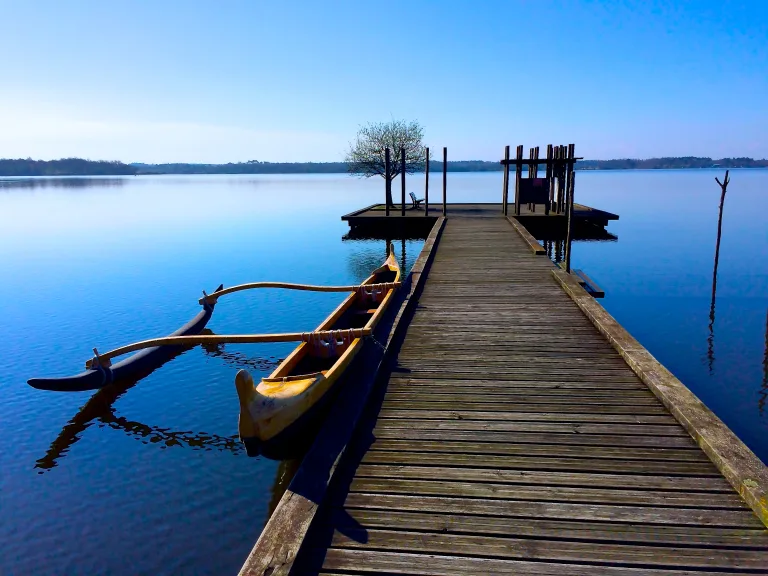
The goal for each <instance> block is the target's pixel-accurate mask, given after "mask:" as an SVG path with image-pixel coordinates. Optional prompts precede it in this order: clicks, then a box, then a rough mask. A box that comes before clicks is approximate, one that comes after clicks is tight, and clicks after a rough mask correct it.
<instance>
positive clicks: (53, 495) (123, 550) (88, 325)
mask: <svg viewBox="0 0 768 576" xmlns="http://www.w3.org/2000/svg"><path fill="white" fill-rule="evenodd" d="M718 174H719V172H717V171H709V170H697V171H647V172H645V171H617V172H589V173H587V172H580V173H579V174H578V176H577V187H576V200H577V201H578V202H583V203H585V204H589V205H592V206H595V207H598V208H603V209H606V210H609V211H613V212H616V213H619V214H620V215H621V219H620V220H619V221H618V222H614V223H612V224H611V225H610V227H609V230H610V231H611V232H613V233H614V234H616V235H617V236H618V241H617V242H599V243H598V242H583V243H577V244H576V245H575V247H574V260H573V261H574V266H576V267H579V268H582V269H584V270H585V271H586V272H587V273H589V274H590V276H592V277H593V278H594V279H595V281H596V282H598V283H599V284H600V285H601V287H602V288H603V289H604V290H605V291H606V293H607V296H606V298H605V299H604V300H603V304H604V305H605V307H606V308H607V309H608V310H609V311H610V312H611V313H612V314H613V315H614V316H615V317H616V318H617V319H618V320H619V321H620V322H621V323H622V324H623V325H624V326H625V327H626V328H627V329H628V330H629V331H630V332H631V333H632V334H633V335H634V336H635V337H637V338H638V339H639V340H640V342H641V343H642V344H644V345H645V346H646V347H647V348H648V349H649V350H650V351H651V353H653V354H654V355H655V356H656V357H657V358H658V359H659V360H660V361H661V362H662V363H664V364H665V365H666V366H667V367H668V368H669V369H670V370H671V371H672V372H673V373H675V374H676V375H677V376H678V377H679V378H680V379H681V380H683V382H684V383H685V384H686V385H688V386H689V387H690V388H691V389H692V390H693V391H694V392H695V393H696V394H697V395H698V396H699V397H700V398H701V399H702V400H703V401H704V402H705V403H706V404H707V405H708V406H709V407H710V408H711V409H712V410H713V411H714V412H715V413H716V414H718V415H719V416H720V417H721V418H722V419H723V420H725V422H726V423H727V424H728V425H729V426H731V428H732V429H733V430H734V431H736V433H737V434H738V435H739V436H740V437H741V438H742V439H743V440H744V441H745V442H746V443H747V444H748V445H749V446H750V447H751V448H752V449H753V450H754V451H755V452H756V453H757V454H758V455H759V456H760V457H761V458H763V460H768V406H766V394H767V393H768V357H767V356H766V355H767V354H768V351H767V347H768V333H767V332H768V326H767V325H766V323H767V321H768V317H767V316H768V265H767V264H766V262H767V261H768V171H757V170H753V171H748V170H736V171H732V173H731V174H732V176H731V185H730V191H729V192H728V197H727V199H726V206H725V217H724V223H723V240H722V245H721V251H720V268H719V275H718V283H717V299H716V306H715V314H714V318H715V319H714V322H712V320H711V296H712V294H711V290H712V264H713V256H714V245H715V236H716V228H717V205H718V201H719V188H718V187H717V185H716V184H715V182H714V176H715V175H718ZM412 182H413V184H412V185H409V189H414V190H415V191H418V190H419V189H420V188H421V186H422V185H423V183H422V182H423V177H422V178H414V179H413V180H412ZM439 187H440V182H439V178H435V180H434V181H431V185H430V189H431V190H432V191H433V195H434V196H433V199H436V197H437V196H438V194H435V192H436V191H438V190H439V189H440V188H439ZM500 192H501V175H500V174H455V175H454V174H451V175H450V176H449V200H450V201H480V202H483V201H498V198H499V196H500ZM379 196H381V184H380V181H361V180H357V179H352V178H347V177H344V176H335V175H331V176H315V175H311V176H238V177H232V176H190V177H184V176H160V177H138V178H135V177H129V178H67V179H24V180H15V181H9V180H0V271H1V272H2V280H3V281H2V283H1V285H0V311H1V312H2V314H1V315H0V318H2V321H0V339H1V340H0V341H2V342H3V343H4V346H3V347H2V348H1V349H0V389H1V390H2V392H3V402H2V403H0V423H1V424H2V432H3V433H2V436H0V443H1V445H0V573H3V574H27V573H33V572H34V573H38V572H43V573H58V574H64V573H66V574H96V573H110V574H164V573H195V574H234V573H236V572H237V570H238V568H239V567H240V564H241V562H242V561H243V559H244V558H245V556H246V555H247V554H248V551H249V550H250V548H251V547H252V545H253V543H254V542H255V540H256V538H257V537H258V534H259V532H260V531H261V528H262V527H263V524H264V522H265V521H266V519H267V517H268V514H269V511H270V506H273V505H274V503H275V502H276V500H277V499H279V497H280V495H281V493H282V490H283V489H284V485H285V481H286V480H287V479H288V478H289V477H290V474H291V473H292V469H293V467H295V464H294V463H292V462H285V463H278V462H273V461H270V460H265V459H263V458H248V457H246V455H245V452H244V451H243V450H242V449H241V447H240V445H239V444H238V443H237V442H236V440H235V435H236V433H237V411H238V406H237V398H236V394H235V392H234V384H233V379H234V374H235V372H236V370H237V369H238V368H241V367H248V368H249V369H250V370H251V371H252V373H253V374H254V377H256V378H258V377H260V376H262V375H264V374H266V373H268V372H270V371H271V369H272V368H273V367H274V365H275V363H276V362H278V361H279V360H280V359H282V358H283V357H285V355H286V354H287V353H288V352H289V351H290V350H291V349H292V347H293V345H291V344H275V345H259V346H230V345H227V346H222V347H219V348H211V349H209V350H203V349H201V348H200V347H198V348H194V349H192V350H189V351H187V352H185V353H184V354H182V355H181V356H179V357H177V358H175V359H174V360H173V361H171V362H169V363H168V364H165V365H164V366H163V367H161V368H160V369H158V370H157V371H155V372H154V373H153V374H151V375H150V376H149V377H148V378H146V379H145V380H143V381H141V382H140V383H139V384H138V385H137V386H135V387H133V388H131V389H130V390H128V391H126V392H125V393H124V394H122V395H121V396H120V397H118V398H104V399H102V402H101V403H100V404H98V405H96V406H95V407H94V406H93V405H94V403H93V402H92V403H91V404H89V407H88V408H87V409H86V410H84V411H82V410H81V408H82V407H83V406H84V405H85V404H86V402H87V401H88V399H89V398H91V397H92V396H93V393H91V392H85V393H71V394H56V393H51V392H41V391H37V390H33V389H31V388H29V387H28V386H27V385H26V383H25V381H26V379H27V378H29V377H30V376H41V375H66V374H70V373H74V372H77V371H79V370H80V369H81V367H82V364H83V362H84V361H85V360H86V359H87V358H88V357H89V356H90V355H91V348H92V347H94V346H97V347H98V348H99V349H100V350H106V349H109V348H112V347H115V346H118V345H121V344H124V343H127V342H130V341H133V340H137V339H142V338H147V337H152V336H158V335H164V334H167V333H169V332H171V331H173V330H175V329H176V328H177V327H178V326H180V325H181V324H183V323H184V322H186V321H187V320H188V319H189V318H191V317H192V316H193V315H194V314H195V313H196V312H197V311H198V309H199V306H198V305H197V303H196V301H197V298H198V297H199V296H200V293H201V292H200V291H201V290H202V289H205V290H207V291H209V292H210V291H211V290H213V289H214V288H215V287H216V286H217V285H218V284H219V283H220V282H223V283H224V284H225V285H233V284H238V283H241V282H246V281H258V280H269V279H275V280H285V281H293V282H310V283H316V284H338V283H353V282H357V281H359V280H361V279H363V278H364V277H365V276H367V274H368V273H369V272H370V270H371V269H372V268H373V267H375V266H376V265H378V264H379V263H380V262H381V260H382V259H383V257H384V250H385V247H384V242H383V241H342V240H341V237H342V235H343V234H344V233H345V232H346V231H347V229H346V225H345V224H343V223H342V222H341V221H340V220H339V216H340V215H341V214H343V213H345V212H349V211H351V210H353V209H356V208H360V207H363V206H365V205H367V204H371V203H373V202H375V201H379V200H380V198H379ZM395 248H396V251H397V253H398V255H399V256H401V251H402V244H401V243H400V242H399V241H396V242H395ZM420 248H421V242H419V241H408V242H407V243H406V250H405V251H406V264H407V267H410V265H411V264H412V262H413V260H414V259H415V257H416V256H417V255H418V251H419V250H420ZM341 298H343V295H339V294H318V293H314V294H312V293H303V292H284V291H254V292H246V293H241V294H237V295H233V296H231V297H229V298H227V299H222V301H221V303H220V305H219V306H218V307H217V309H216V312H215V314H214V317H213V319H212V321H211V322H210V324H209V328H211V329H212V330H213V331H214V332H217V333H237V332H248V331H251V332H278V331H300V330H301V331H303V330H311V329H312V328H314V327H315V326H316V325H317V324H318V323H319V322H320V321H321V320H322V319H323V318H325V316H326V315H327V314H328V313H329V312H330V311H331V310H332V309H333V307H335V306H336V304H337V303H338V302H339V301H340V300H341ZM41 566H45V568H44V569H41Z"/></svg>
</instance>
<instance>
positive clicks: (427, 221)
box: [341, 203, 619, 239]
mask: <svg viewBox="0 0 768 576" xmlns="http://www.w3.org/2000/svg"><path fill="white" fill-rule="evenodd" d="M390 212H391V213H390V215H389V216H387V212H386V209H385V206H384V204H372V205H371V206H366V207H365V208H361V209H360V210H355V211H354V212H351V213H349V214H345V215H344V216H342V217H341V219H342V220H343V221H345V222H347V223H348V224H349V227H350V237H353V238H354V237H365V236H375V237H385V236H387V234H389V236H388V237H392V235H393V234H395V235H397V234H405V235H406V236H408V235H421V236H422V237H423V236H426V234H427V233H429V231H430V230H431V229H432V226H433V225H434V223H435V220H436V219H437V218H438V217H439V216H442V212H443V206H442V204H440V205H434V204H432V205H429V207H428V209H427V210H424V209H423V208H420V209H413V208H412V207H410V206H409V207H407V208H406V210H405V211H404V212H403V211H401V210H400V205H399V204H398V205H396V207H395V208H394V209H392V210H391V211H390ZM446 212H447V213H448V215H450V216H456V217H464V216H469V217H480V216H494V217H495V216H499V215H501V214H502V213H503V207H502V205H500V204H493V203H451V204H447V205H446ZM425 216H426V218H425ZM618 219H619V215H618V214H613V213H611V212H606V211H605V210H598V209H597V208H592V207H590V206H585V205H583V204H574V206H573V226H574V229H575V234H576V238H585V239H603V238H609V237H610V234H608V233H607V232H605V230H604V229H605V227H606V226H608V223H609V222H610V221H614V220H618ZM517 220H518V221H519V222H520V223H522V224H523V226H525V227H526V228H528V229H529V230H532V231H535V232H536V234H537V236H540V237H542V238H549V237H552V238H554V237H562V238H565V234H566V227H567V223H568V222H567V221H568V218H567V215H566V214H564V213H557V212H554V211H552V212H549V213H547V212H545V209H544V206H543V205H531V206H530V207H529V206H527V205H521V206H520V215H519V216H517Z"/></svg>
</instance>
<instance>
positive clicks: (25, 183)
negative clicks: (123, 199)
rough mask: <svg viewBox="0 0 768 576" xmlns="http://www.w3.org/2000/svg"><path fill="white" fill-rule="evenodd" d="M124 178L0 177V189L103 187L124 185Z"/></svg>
mask: <svg viewBox="0 0 768 576" xmlns="http://www.w3.org/2000/svg"><path fill="white" fill-rule="evenodd" d="M125 181H126V179H125V178H93V177H91V178H80V177H74V178H0V190H13V189H24V190H36V189H39V188H42V189H45V188H69V189H72V188H104V187H112V188H114V187H119V186H124V185H125Z"/></svg>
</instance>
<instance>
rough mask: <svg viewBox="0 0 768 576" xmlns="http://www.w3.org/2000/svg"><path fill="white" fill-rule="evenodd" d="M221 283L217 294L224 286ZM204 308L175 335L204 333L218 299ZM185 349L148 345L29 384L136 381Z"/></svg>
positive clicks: (77, 386) (93, 386)
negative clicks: (116, 359) (110, 360)
mask: <svg viewBox="0 0 768 576" xmlns="http://www.w3.org/2000/svg"><path fill="white" fill-rule="evenodd" d="M223 288H224V287H223V286H219V287H218V288H217V289H216V290H215V291H214V292H213V294H216V292H219V291H221V290H222V289H223ZM201 304H202V306H203V309H202V310H201V311H200V312H198V313H197V315H196V316H195V317H194V318H192V320H190V321H189V322H187V323H186V324H184V326H182V327H181V328H179V329H178V330H176V331H175V332H173V333H172V334H171V336H191V335H195V334H200V332H202V331H203V329H204V328H205V326H206V324H208V321H209V320H210V319H211V315H212V314H213V309H214V307H215V305H216V304H215V301H213V302H208V301H207V300H203V301H202V302H201ZM183 350H184V346H153V347H151V348H145V349H143V350H141V351H139V352H137V353H136V354H134V355H133V356H129V357H128V358H126V359H125V360H121V361H120V362H116V363H115V364H112V365H108V366H101V365H95V366H93V365H90V364H88V365H87V367H86V370H85V371H84V372H80V373H79V374H75V375H74V376H64V377H61V378H30V379H29V380H27V383H28V384H29V385H30V386H32V387H33V388H38V389H39V390H52V391H55V392H83V391H85V390H97V389H99V388H102V387H104V386H106V385H107V384H111V383H112V382H122V381H125V380H135V379H138V378H141V377H142V376H145V375H146V374H148V373H149V372H151V371H152V370H154V369H155V368H157V367H158V366H160V365H162V364H163V363H165V362H166V361H168V360H169V359H170V358H173V357H174V356H175V355H177V354H179V352H180V351H183Z"/></svg>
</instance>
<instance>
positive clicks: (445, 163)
mask: <svg viewBox="0 0 768 576" xmlns="http://www.w3.org/2000/svg"><path fill="white" fill-rule="evenodd" d="M447 196H448V148H447V147H445V146H443V216H445V215H446V214H447V213H448V206H447V200H446V198H447Z"/></svg>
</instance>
